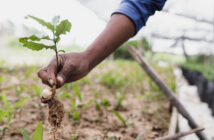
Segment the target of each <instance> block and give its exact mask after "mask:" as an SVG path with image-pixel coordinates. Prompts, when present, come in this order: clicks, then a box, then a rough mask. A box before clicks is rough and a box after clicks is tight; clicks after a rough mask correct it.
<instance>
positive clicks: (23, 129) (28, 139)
mask: <svg viewBox="0 0 214 140" xmlns="http://www.w3.org/2000/svg"><path fill="white" fill-rule="evenodd" d="M22 136H23V138H24V140H30V137H29V134H28V132H27V130H26V129H25V128H24V127H22Z"/></svg>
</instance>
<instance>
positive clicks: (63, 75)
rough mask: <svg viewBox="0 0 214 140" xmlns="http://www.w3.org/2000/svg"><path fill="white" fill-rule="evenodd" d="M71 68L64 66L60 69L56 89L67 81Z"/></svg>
mask: <svg viewBox="0 0 214 140" xmlns="http://www.w3.org/2000/svg"><path fill="white" fill-rule="evenodd" d="M71 71H72V69H71V68H69V69H68V68H67V67H66V65H64V66H63V67H62V69H61V70H60V71H59V72H58V74H57V78H56V82H57V88H59V87H62V86H63V85H64V84H65V82H66V81H67V80H68V79H69V77H70V75H71Z"/></svg>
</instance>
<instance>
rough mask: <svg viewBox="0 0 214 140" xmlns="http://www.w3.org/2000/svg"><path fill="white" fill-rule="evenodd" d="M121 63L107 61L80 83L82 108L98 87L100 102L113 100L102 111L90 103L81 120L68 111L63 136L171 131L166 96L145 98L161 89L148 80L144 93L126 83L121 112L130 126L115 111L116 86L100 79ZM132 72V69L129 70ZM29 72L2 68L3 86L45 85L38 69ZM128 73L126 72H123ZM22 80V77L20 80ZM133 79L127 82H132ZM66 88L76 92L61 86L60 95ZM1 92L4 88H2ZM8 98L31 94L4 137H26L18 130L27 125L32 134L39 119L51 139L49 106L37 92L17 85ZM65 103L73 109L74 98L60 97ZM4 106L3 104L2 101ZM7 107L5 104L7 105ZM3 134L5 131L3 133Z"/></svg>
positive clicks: (123, 137)
mask: <svg viewBox="0 0 214 140" xmlns="http://www.w3.org/2000/svg"><path fill="white" fill-rule="evenodd" d="M117 65H118V64H114V65H113V66H112V65H110V64H109V63H107V66H106V67H103V66H100V67H98V68H96V69H95V70H94V71H92V72H91V73H90V74H89V76H88V79H89V81H90V83H87V82H82V83H81V82H79V83H78V85H79V88H80V91H81V93H82V94H83V96H84V100H83V101H82V102H79V105H78V107H79V108H81V106H83V105H84V104H86V103H87V102H88V101H89V100H90V99H94V94H93V91H94V90H96V91H98V92H99V93H102V94H101V95H100V97H99V98H98V99H97V102H101V100H102V98H107V99H108V101H109V102H110V106H109V107H108V108H107V109H105V108H104V107H103V106H101V111H97V110H96V109H95V103H93V104H91V105H90V106H88V108H87V109H85V110H83V111H82V112H81V113H80V120H79V121H78V122H74V121H72V115H69V113H66V114H65V117H64V120H63V128H62V129H61V132H62V139H63V140H70V138H71V136H74V135H77V137H76V139H77V140H95V139H96V140H108V138H110V137H113V136H115V137H116V138H117V140H133V139H135V138H136V137H137V135H138V134H139V133H141V132H145V134H144V135H143V136H142V140H151V139H154V138H157V137H161V136H163V135H166V134H167V131H168V123H169V118H170V113H169V103H168V101H167V100H166V98H165V97H163V96H160V97H159V96H158V97H157V98H155V99H150V98H145V96H144V93H146V92H149V93H150V94H151V97H153V96H154V97H156V95H157V94H158V93H157V92H153V91H150V88H149V87H148V83H147V82H145V83H144V86H145V87H144V92H142V90H140V88H138V87H134V88H133V87H131V86H130V85H125V86H124V88H123V89H124V90H123V92H124V93H125V95H126V98H125V100H124V101H123V102H122V105H123V109H121V110H119V111H118V112H119V113H120V114H121V115H122V116H123V117H124V118H125V119H127V120H128V121H127V127H124V126H123V124H122V123H121V122H120V121H119V120H118V118H117V117H115V115H114V113H113V112H112V111H113V110H114V109H115V107H116V100H115V92H117V90H116V89H115V87H110V88H109V87H107V86H105V85H103V84H102V83H100V82H99V81H98V80H97V79H96V78H94V77H96V76H97V75H100V73H101V72H102V73H106V72H108V71H109V70H112V69H113V68H115V67H118V66H117ZM127 71H128V70H127ZM25 72H26V71H24V70H21V69H20V70H18V71H17V72H16V73H14V72H8V71H5V72H4V71H0V75H2V76H3V77H4V78H5V80H6V81H7V82H4V83H3V84H2V86H1V87H2V88H3V87H8V86H11V85H14V84H26V85H28V86H29V88H30V89H32V84H36V85H37V86H39V87H41V88H43V87H44V85H42V84H41V82H39V79H38V78H37V76H36V70H33V71H32V73H31V75H30V76H29V77H28V78H24V77H25V76H24V75H25V74H24V73H25ZM122 75H126V73H125V74H124V73H122ZM20 79H21V80H20ZM128 82H129V81H127V83H128ZM64 91H68V92H69V93H71V94H72V95H73V91H72V90H71V89H69V88H68V87H64V88H62V89H59V90H58V91H57V92H58V93H59V94H60V93H62V92H64ZM0 92H1V91H0ZM4 92H5V93H6V94H7V97H8V100H9V102H10V103H11V104H13V103H14V102H16V101H18V100H19V99H20V97H22V96H31V98H30V99H29V101H28V102H27V103H26V104H25V106H24V107H23V109H21V110H19V111H17V113H16V115H15V116H13V118H12V120H11V122H12V123H11V125H10V126H9V128H8V129H7V130H6V132H5V135H4V138H3V140H23V136H22V134H21V133H19V132H17V131H15V130H18V129H20V128H22V127H24V128H25V129H26V130H27V131H28V132H29V135H30V137H32V133H33V131H34V130H35V128H36V125H37V123H38V122H40V121H42V122H43V127H44V136H43V139H44V140H48V139H49V138H48V137H49V134H48V131H49V129H50V128H49V126H48V121H47V118H48V107H47V105H45V104H42V103H41V102H40V98H38V97H37V96H35V94H34V93H33V91H29V90H24V91H23V92H22V94H21V95H20V96H17V95H16V94H15V90H14V88H12V89H9V90H5V91H4ZM60 100H61V101H62V102H63V103H64V106H65V110H70V109H71V99H70V98H64V99H60ZM0 105H1V106H3V103H2V102H1V101H0ZM3 108H4V107H3ZM3 125H4V121H3V123H2V124H0V127H1V126H3ZM0 134H1V133H0Z"/></svg>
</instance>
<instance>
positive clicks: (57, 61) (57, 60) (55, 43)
mask: <svg viewBox="0 0 214 140" xmlns="http://www.w3.org/2000/svg"><path fill="white" fill-rule="evenodd" d="M53 42H54V45H55V49H54V51H55V54H56V74H57V72H58V67H59V59H58V50H57V42H56V38H55V34H54V31H53Z"/></svg>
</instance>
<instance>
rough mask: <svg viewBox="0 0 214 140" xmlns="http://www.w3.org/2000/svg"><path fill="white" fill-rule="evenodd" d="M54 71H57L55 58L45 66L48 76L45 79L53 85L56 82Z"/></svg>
mask: <svg viewBox="0 0 214 140" xmlns="http://www.w3.org/2000/svg"><path fill="white" fill-rule="evenodd" d="M56 72H57V65H56V59H53V60H52V61H51V63H50V64H49V65H48V67H47V77H48V80H47V81H48V82H49V84H50V85H51V86H53V85H54V84H55V83H56V76H55V75H56Z"/></svg>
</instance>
